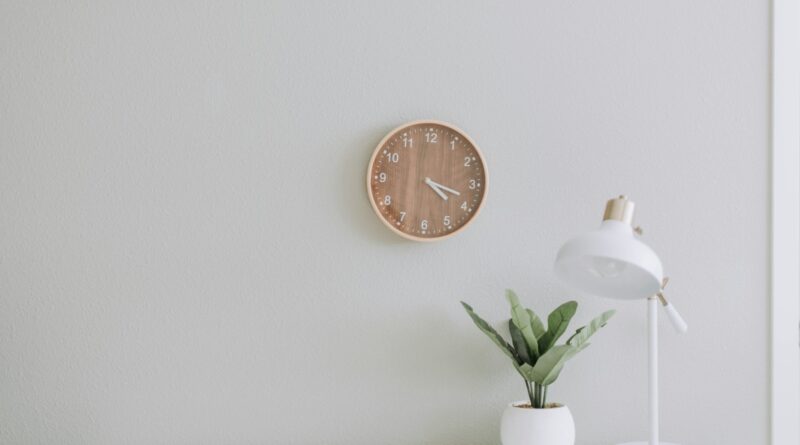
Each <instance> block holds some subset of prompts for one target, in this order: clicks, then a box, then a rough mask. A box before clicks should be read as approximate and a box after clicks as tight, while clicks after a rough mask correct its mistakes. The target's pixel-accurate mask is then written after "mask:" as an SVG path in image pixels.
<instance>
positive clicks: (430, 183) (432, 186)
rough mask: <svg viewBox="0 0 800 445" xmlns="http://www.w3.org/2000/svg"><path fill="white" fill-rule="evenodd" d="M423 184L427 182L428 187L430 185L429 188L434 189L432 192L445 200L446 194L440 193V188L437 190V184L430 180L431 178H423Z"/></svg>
mask: <svg viewBox="0 0 800 445" xmlns="http://www.w3.org/2000/svg"><path fill="white" fill-rule="evenodd" d="M425 184H428V187H430V188H431V189H433V191H434V192H436V194H437V195H439V197H441V198H442V199H444V200H445V201H447V195H445V194H444V193H442V191H441V190H439V189H438V188H437V187H436V186H437V184H436V183H435V182H433V181H431V178H425Z"/></svg>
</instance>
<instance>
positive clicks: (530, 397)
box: [525, 380, 534, 406]
mask: <svg viewBox="0 0 800 445" xmlns="http://www.w3.org/2000/svg"><path fill="white" fill-rule="evenodd" d="M525 388H527V389H528V399H530V401H531V406H533V403H534V397H533V390H532V389H531V382H529V381H527V380H525Z"/></svg>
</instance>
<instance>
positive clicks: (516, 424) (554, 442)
mask: <svg viewBox="0 0 800 445" xmlns="http://www.w3.org/2000/svg"><path fill="white" fill-rule="evenodd" d="M527 403H528V402H527V401H520V402H515V403H512V404H511V405H508V407H507V408H506V410H505V411H503V419H502V420H501V422H500V440H501V441H502V442H503V445H575V421H574V420H572V413H570V411H569V408H567V407H566V406H563V405H562V406H559V407H557V408H542V409H535V408H520V407H519V406H521V405H525V404H527Z"/></svg>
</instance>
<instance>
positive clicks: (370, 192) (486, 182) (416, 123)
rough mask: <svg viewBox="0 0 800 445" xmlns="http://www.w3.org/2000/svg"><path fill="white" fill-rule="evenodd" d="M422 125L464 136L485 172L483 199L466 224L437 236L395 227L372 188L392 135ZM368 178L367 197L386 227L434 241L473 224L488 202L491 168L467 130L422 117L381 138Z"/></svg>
mask: <svg viewBox="0 0 800 445" xmlns="http://www.w3.org/2000/svg"><path fill="white" fill-rule="evenodd" d="M420 125H436V126H440V127H445V128H447V129H449V130H450V131H452V132H454V133H457V134H458V135H459V137H463V138H464V140H466V141H467V142H468V143H469V144H470V145H471V146H472V148H473V149H474V151H475V154H476V155H477V157H478V158H479V159H480V162H481V166H482V167H483V168H482V172H483V184H482V190H483V191H482V195H481V199H480V202H479V203H478V204H477V207H475V209H474V211H472V212H471V215H470V216H469V219H468V220H467V221H466V222H464V224H462V225H461V226H460V227H458V228H456V229H453V230H452V231H450V232H448V233H446V234H444V235H441V236H436V237H421V236H416V235H413V234H410V233H406V232H404V231H402V230H400V229H398V228H397V227H395V226H394V225H393V224H392V223H391V222H390V221H387V220H386V218H385V217H384V215H383V213H381V209H380V208H379V207H378V205H377V204H376V203H375V199H374V196H373V190H372V179H373V177H372V175H373V167H374V165H375V161H376V160H377V158H378V156H379V155H380V153H381V149H383V147H384V145H385V144H386V143H387V142H388V141H389V140H390V139H391V138H392V137H394V136H396V135H397V133H398V132H400V131H401V130H403V129H405V128H409V127H416V126H420ZM366 178H367V182H366V185H367V199H369V203H370V205H371V206H372V210H374V211H375V214H376V215H377V216H378V219H379V220H380V221H381V222H382V223H383V224H384V225H385V226H386V227H388V228H389V229H390V230H391V231H392V232H394V233H396V234H397V235H400V236H401V237H403V238H405V239H408V240H411V241H420V242H434V241H440V240H443V239H447V238H450V237H452V236H453V235H455V234H457V233H461V231H463V230H464V229H465V228H467V227H468V226H469V225H470V224H472V222H473V221H474V220H475V218H476V217H477V216H478V214H479V213H480V211H481V209H482V208H483V205H484V203H485V202H486V196H487V194H488V192H489V169H488V167H487V166H486V158H484V156H483V153H482V152H481V149H480V147H478V144H476V143H475V141H474V140H473V139H472V138H471V137H470V136H469V135H468V134H467V133H466V132H464V131H463V130H462V129H460V128H459V127H457V126H455V125H453V124H451V123H449V122H443V121H439V120H434V119H421V120H414V121H411V122H406V123H404V124H402V125H399V126H397V127H395V128H393V129H392V130H391V131H389V132H388V133H387V134H386V136H384V137H383V139H381V141H380V142H378V145H377V146H376V147H375V150H374V151H373V152H372V156H371V157H370V160H369V163H368V164H367V175H366Z"/></svg>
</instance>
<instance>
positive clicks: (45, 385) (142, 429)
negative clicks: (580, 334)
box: [0, 0, 769, 445]
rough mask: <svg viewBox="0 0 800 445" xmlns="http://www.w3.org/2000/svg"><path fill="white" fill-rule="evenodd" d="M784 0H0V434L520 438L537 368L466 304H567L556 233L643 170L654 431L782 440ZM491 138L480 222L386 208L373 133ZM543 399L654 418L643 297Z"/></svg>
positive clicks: (483, 307) (627, 436)
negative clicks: (656, 323)
mask: <svg viewBox="0 0 800 445" xmlns="http://www.w3.org/2000/svg"><path fill="white" fill-rule="evenodd" d="M768 12H769V4H768V2H766V1H759V2H756V1H747V0H725V1H704V2H693V1H684V0H678V1H647V2H643V1H638V0H614V1H610V0H604V1H595V2H578V1H563V2H535V3H534V2H514V3H496V2H485V3H484V2H461V1H447V2H373V1H363V2H338V3H335V2H330V3H328V2H288V1H287V2H244V3H240V2H189V1H185V2H135V3H134V2H124V3H123V2H119V3H116V2H10V1H4V2H0V400H1V401H2V403H0V442H2V443H9V444H27V443H53V444H56V443H58V444H108V443H132V444H157V443H164V444H194V443H208V444H216V443H230V444H238V443H274V444H323V443H324V444H452V445H456V444H496V443H499V433H498V430H499V418H500V414H501V412H502V410H503V407H504V405H505V404H507V403H508V402H510V401H512V400H519V399H523V398H525V396H526V393H525V387H524V385H523V383H522V381H521V379H520V378H519V376H518V375H517V374H516V373H515V371H514V370H513V368H512V367H511V366H510V364H509V363H508V362H507V359H506V358H505V356H504V355H502V354H501V353H500V352H499V351H498V350H496V348H495V346H494V345H492V344H491V343H490V342H489V341H488V340H487V339H486V338H485V337H484V336H483V335H482V334H481V333H480V332H479V331H478V330H477V329H476V328H475V327H474V326H473V325H472V323H471V322H470V320H469V319H468V318H467V316H466V315H465V314H464V312H463V310H462V308H461V307H460V305H459V304H458V301H459V300H465V301H467V302H469V303H471V304H472V305H473V306H474V307H475V308H476V310H477V311H478V313H479V314H481V315H483V316H484V317H486V318H487V319H490V320H492V321H500V320H502V319H503V318H507V317H508V310H507V306H506V303H505V301H504V299H503V290H504V289H505V288H506V287H510V288H513V289H515V290H516V291H517V292H518V293H519V294H520V296H521V297H522V300H523V302H524V303H525V304H526V305H529V306H532V307H534V308H535V309H537V311H538V312H540V313H544V314H546V313H547V312H549V311H550V310H551V309H553V308H554V307H555V306H556V305H558V304H559V303H561V302H562V301H564V300H566V299H567V298H569V295H568V294H567V293H566V292H565V291H564V290H563V288H562V287H561V286H560V285H559V284H558V283H557V282H556V281H555V279H554V277H553V274H552V261H553V259H554V256H555V253H556V251H557V249H558V247H559V246H560V244H561V243H562V242H563V241H565V240H566V239H568V238H569V237H571V236H573V235H575V234H578V233H580V232H582V231H585V230H589V229H592V228H594V227H596V226H597V224H598V223H599V219H600V217H601V216H602V211H603V205H604V203H605V200H606V199H608V198H610V197H613V196H615V195H617V194H620V193H626V194H628V195H629V196H630V197H631V199H633V200H634V201H635V202H636V203H637V208H638V212H637V217H636V221H637V222H638V223H639V224H641V225H642V226H643V227H644V238H643V240H644V241H646V242H647V243H649V244H650V245H651V246H652V247H653V248H654V249H655V250H656V251H657V252H659V254H660V256H661V257H662V260H663V261H664V264H665V270H666V273H667V274H668V275H670V276H671V277H672V281H671V284H670V287H669V289H668V291H669V292H668V294H669V295H670V296H671V298H672V301H673V303H674V304H675V305H676V307H678V308H679V309H680V310H681V311H682V312H683V315H684V317H685V318H686V320H687V321H688V322H689V324H690V330H689V333H688V334H687V335H685V336H678V335H677V334H675V333H674V332H673V331H672V330H671V328H670V327H669V325H668V323H667V321H666V319H665V318H664V317H662V320H661V321H662V325H661V327H662V330H661V334H662V335H661V346H662V349H661V365H662V367H661V375H662V378H663V380H662V384H661V388H662V393H663V400H662V405H661V407H662V432H663V438H664V439H665V440H666V439H669V440H672V441H680V442H681V443H682V444H684V445H705V444H730V445H734V444H738V445H759V444H765V443H767V440H768V431H767V427H768V412H767V397H768V396H767V394H768V366H769V365H768V337H767V332H768V331H767V328H768V316H767V308H768V297H767V291H768V284H767V272H768V264H767V258H768V251H767V241H768V232H767V223H768V220H767V215H768V202H769V199H768V188H767V186H768V175H769V171H768V159H769V157H768V132H767V129H768V117H769V116H768V92H769V89H768V87H769V84H768V61H769V40H768V32H769V20H768ZM424 118H432V119H440V120H444V121H450V122H453V123H455V124H456V125H458V126H459V127H461V128H462V129H464V130H465V131H466V132H467V133H468V134H469V135H470V136H471V137H473V138H474V139H475V140H476V142H477V143H478V144H479V145H480V147H481V149H482V151H483V153H484V155H485V158H486V163H487V166H488V169H489V172H490V177H489V179H490V184H489V189H488V195H487V198H486V199H487V201H486V205H485V207H484V209H483V211H482V213H481V214H480V215H479V216H478V218H477V219H476V220H475V222H474V223H473V224H472V225H470V227H468V228H467V229H466V230H465V231H464V232H463V233H461V234H459V235H458V236H456V237H454V238H451V239H448V240H446V241H443V242H440V243H434V244H422V243H413V242H409V241H405V240H403V239H401V238H399V237H398V236H396V235H394V234H393V233H391V232H389V231H388V230H387V229H386V228H385V227H384V226H383V224H381V222H380V221H379V220H378V219H377V217H376V216H375V215H374V213H373V211H372V209H371V208H370V205H369V203H368V201H367V197H366V191H365V187H364V182H365V180H364V175H365V174H366V164H367V161H368V160H369V157H370V155H371V152H372V150H373V148H374V147H375V144H377V142H378V141H379V140H380V139H381V138H382V137H383V136H384V134H385V133H386V132H387V131H389V130H390V129H391V128H393V127H395V126H397V125H399V124H401V123H402V122H404V121H409V120H413V119H424ZM579 302H580V307H579V309H578V314H577V316H576V319H575V322H573V325H572V326H571V327H570V331H571V330H572V329H574V328H576V327H578V326H580V324H582V323H585V322H587V321H588V320H589V319H590V318H591V317H593V316H595V315H597V314H598V313H600V312H601V311H603V310H605V309H609V308H616V309H617V310H618V313H617V315H616V317H615V318H614V319H613V320H611V322H610V323H609V325H608V326H607V327H606V328H605V329H604V330H603V331H601V332H600V333H599V334H598V335H597V336H595V338H594V339H593V340H592V346H591V347H590V348H589V349H587V350H586V351H584V352H582V353H581V354H580V355H578V356H577V357H576V358H574V359H573V360H572V361H571V362H569V363H568V364H567V366H566V368H565V369H564V372H563V373H562V375H561V377H560V378H559V380H558V381H557V382H556V383H555V385H554V386H552V387H551V389H550V393H549V396H550V399H551V400H552V401H560V402H563V403H566V404H568V405H569V407H570V408H571V410H572V412H573V415H574V417H575V421H576V425H577V434H578V444H580V445H589V444H598V445H599V444H608V443H613V442H617V441H627V440H634V439H641V438H643V437H645V434H646V401H647V399H646V395H647V393H646V337H645V335H646V330H645V325H646V322H645V314H646V308H645V303H644V302H641V303H639V302H619V301H612V300H579Z"/></svg>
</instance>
